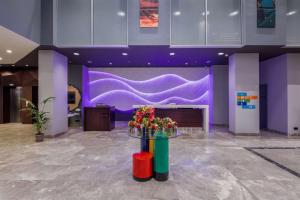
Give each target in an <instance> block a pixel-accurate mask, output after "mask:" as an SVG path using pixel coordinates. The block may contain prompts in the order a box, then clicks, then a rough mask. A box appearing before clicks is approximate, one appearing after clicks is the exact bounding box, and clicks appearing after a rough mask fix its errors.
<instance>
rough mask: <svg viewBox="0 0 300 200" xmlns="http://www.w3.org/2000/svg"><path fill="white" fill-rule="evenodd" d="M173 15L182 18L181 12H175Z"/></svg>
mask: <svg viewBox="0 0 300 200" xmlns="http://www.w3.org/2000/svg"><path fill="white" fill-rule="evenodd" d="M173 15H175V16H180V15H181V12H180V11H175V12H174V13H173Z"/></svg>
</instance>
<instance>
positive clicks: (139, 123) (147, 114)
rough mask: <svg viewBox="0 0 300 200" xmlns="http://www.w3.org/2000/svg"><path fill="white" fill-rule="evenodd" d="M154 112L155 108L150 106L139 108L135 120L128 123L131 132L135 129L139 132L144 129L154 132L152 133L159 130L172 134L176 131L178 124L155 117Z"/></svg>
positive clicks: (169, 119)
mask: <svg viewBox="0 0 300 200" xmlns="http://www.w3.org/2000/svg"><path fill="white" fill-rule="evenodd" d="M154 111H155V110H154V108H152V107H148V106H144V107H141V108H139V109H138V110H137V111H136V112H135V115H134V116H133V120H131V121H129V122H128V127H129V131H130V132H133V131H134V130H135V128H136V129H137V130H138V131H139V132H141V131H142V128H146V129H148V130H152V131H150V132H153V131H154V132H155V131H157V130H166V131H168V132H171V131H175V130H176V128H177V123H176V122H175V121H173V120H172V119H171V118H169V117H166V118H159V117H155V114H154Z"/></svg>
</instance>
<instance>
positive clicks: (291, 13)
mask: <svg viewBox="0 0 300 200" xmlns="http://www.w3.org/2000/svg"><path fill="white" fill-rule="evenodd" d="M296 13H297V11H296V10H293V11H290V12H288V13H286V16H291V15H294V14H296Z"/></svg>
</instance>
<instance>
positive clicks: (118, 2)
mask: <svg viewBox="0 0 300 200" xmlns="http://www.w3.org/2000/svg"><path fill="white" fill-rule="evenodd" d="M94 45H127V0H109V1H108V0H94Z"/></svg>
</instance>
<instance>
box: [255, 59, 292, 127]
mask: <svg viewBox="0 0 300 200" xmlns="http://www.w3.org/2000/svg"><path fill="white" fill-rule="evenodd" d="M286 62H287V56H286V55H282V56H279V57H276V58H272V59H269V60H266V61H264V62H261V63H260V73H261V83H262V84H267V87H268V91H267V93H268V94H267V95H268V96H267V98H268V129H270V130H274V131H278V132H282V133H286V132H287V126H288V125H287V68H286V67H287V66H286Z"/></svg>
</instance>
